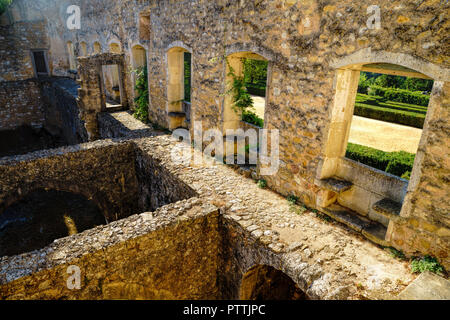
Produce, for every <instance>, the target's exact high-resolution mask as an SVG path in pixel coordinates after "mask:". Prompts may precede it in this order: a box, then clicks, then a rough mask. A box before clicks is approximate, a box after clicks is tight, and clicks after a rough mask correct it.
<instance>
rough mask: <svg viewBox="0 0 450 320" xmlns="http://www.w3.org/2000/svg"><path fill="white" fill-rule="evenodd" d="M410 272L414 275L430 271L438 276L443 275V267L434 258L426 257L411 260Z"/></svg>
mask: <svg viewBox="0 0 450 320" xmlns="http://www.w3.org/2000/svg"><path fill="white" fill-rule="evenodd" d="M411 271H412V272H414V273H422V272H425V271H430V272H433V273H436V274H438V275H440V276H444V275H445V269H444V267H443V266H442V265H441V264H440V263H439V262H438V261H437V259H436V258H434V257H432V256H429V255H426V256H424V257H423V258H419V257H413V258H412V260H411Z"/></svg>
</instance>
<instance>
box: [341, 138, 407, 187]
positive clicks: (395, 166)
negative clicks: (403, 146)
mask: <svg viewBox="0 0 450 320" xmlns="http://www.w3.org/2000/svg"><path fill="white" fill-rule="evenodd" d="M345 156H346V157H347V158H349V159H352V160H355V161H358V162H360V163H363V164H365V165H368V166H370V167H372V168H376V169H379V170H382V171H385V172H388V173H390V174H393V175H395V176H398V177H402V178H403V179H409V176H410V174H411V171H412V167H413V165H414V158H415V154H413V153H409V152H405V151H395V152H385V151H382V150H378V149H375V148H371V147H367V146H362V145H359V144H354V143H349V144H348V146H347V150H346V153H345Z"/></svg>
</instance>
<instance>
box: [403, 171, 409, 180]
mask: <svg viewBox="0 0 450 320" xmlns="http://www.w3.org/2000/svg"><path fill="white" fill-rule="evenodd" d="M401 178H402V179H406V180H410V179H411V171H406V172H405V173H404V174H402V176H401Z"/></svg>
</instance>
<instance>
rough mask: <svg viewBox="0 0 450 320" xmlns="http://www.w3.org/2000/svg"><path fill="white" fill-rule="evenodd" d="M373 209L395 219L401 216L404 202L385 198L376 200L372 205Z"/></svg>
mask: <svg viewBox="0 0 450 320" xmlns="http://www.w3.org/2000/svg"><path fill="white" fill-rule="evenodd" d="M372 209H373V210H374V211H376V212H377V213H379V214H381V215H383V216H385V217H387V218H389V219H392V220H393V219H396V218H398V217H399V216H400V211H401V209H402V204H401V203H400V202H396V201H394V200H391V199H388V198H384V199H381V200H380V201H377V202H375V203H374V204H373V205H372Z"/></svg>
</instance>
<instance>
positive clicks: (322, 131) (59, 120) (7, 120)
mask: <svg viewBox="0 0 450 320" xmlns="http://www.w3.org/2000/svg"><path fill="white" fill-rule="evenodd" d="M69 5H78V6H79V7H80V8H81V24H80V27H81V28H80V29H74V30H70V29H68V28H67V25H66V20H67V18H68V16H69V14H67V12H66V9H67V7H68V6H69ZM370 5H372V3H370V4H369V3H367V4H360V3H357V4H356V3H355V2H354V1H350V0H341V1H337V0H279V1H268V0H261V1H242V0H217V1H207V0H184V1H169V0H164V1H156V0H148V1H143V0H121V1H107V0H90V1H86V0H70V1H69V0H35V1H30V0H15V1H14V2H13V4H12V6H11V7H10V8H9V9H8V11H7V12H6V13H5V14H4V15H2V16H1V17H0V41H1V47H0V93H1V96H0V129H1V130H4V129H14V128H16V127H18V126H20V125H22V124H24V123H26V124H30V125H32V126H37V127H42V126H46V125H48V124H51V125H52V126H58V125H60V127H61V128H60V132H62V134H63V135H65V136H66V137H68V138H67V140H68V143H69V144H76V143H81V142H86V141H88V140H89V141H94V140H97V139H104V138H114V139H118V138H120V139H119V140H120V141H109V140H107V141H96V142H89V143H88V144H81V145H75V146H71V147H67V148H62V149H55V150H52V151H42V152H41V153H39V152H38V153H35V154H30V155H24V156H19V157H13V158H7V159H5V160H2V161H1V162H0V172H1V177H2V179H0V183H1V186H0V208H5V207H6V206H8V205H10V204H11V203H12V202H14V201H15V200H17V199H18V198H19V197H20V196H21V193H22V192H23V193H27V192H29V191H31V190H32V189H33V188H37V187H48V188H55V189H58V190H68V191H71V192H75V193H83V194H84V195H86V197H89V198H93V199H95V201H97V203H98V205H99V207H101V208H102V210H103V211H104V214H105V216H106V217H107V220H108V221H113V220H117V219H121V218H124V219H121V220H118V221H114V222H112V223H110V224H108V225H105V226H100V227H96V228H94V229H91V230H87V231H85V232H83V233H80V234H78V235H74V236H71V237H68V238H64V239H62V240H58V241H56V242H55V243H53V244H52V245H50V246H48V247H46V248H43V249H41V250H40V251H37V252H33V253H30V254H25V255H21V256H15V257H3V258H1V260H0V297H1V298H13V299H14V298H30V297H31V298H97V299H100V298H136V297H139V298H175V299H182V298H190V299H194V298H239V297H247V298H248V297H257V296H261V295H264V292H268V291H270V289H267V288H262V289H261V290H260V291H258V292H256V291H254V288H255V285H254V284H255V283H258V281H262V282H264V281H263V280H261V279H264V278H267V277H273V279H278V280H277V283H284V284H285V285H283V286H289V285H290V284H289V281H287V280H286V279H285V278H284V277H283V276H284V275H283V276H280V275H279V274H277V273H276V272H274V271H273V270H272V269H270V268H269V269H267V268H266V267H262V268H259V267H258V266H261V265H262V266H270V267H272V268H275V269H276V270H278V271H279V270H281V271H282V272H284V273H285V275H287V276H289V277H290V278H291V279H292V280H293V282H295V286H296V287H295V286H294V287H292V286H290V287H289V288H290V289H289V292H290V294H287V295H286V296H290V297H298V298H299V297H307V298H313V299H346V298H358V297H361V296H363V297H368V298H392V297H394V296H395V295H396V294H397V293H398V292H399V291H400V290H401V289H403V288H404V287H405V286H406V285H407V284H408V283H409V282H411V281H412V275H411V274H410V273H409V272H408V271H407V270H406V267H405V266H404V265H402V264H400V263H398V262H395V261H392V260H389V259H390V258H389V257H388V256H387V254H386V253H384V252H383V251H382V250H381V249H379V248H378V247H376V246H375V245H374V244H373V242H375V243H376V244H379V245H382V246H393V247H395V248H397V249H399V250H403V251H404V252H405V253H406V254H408V255H414V254H421V255H424V254H430V255H433V256H435V257H437V258H438V259H439V261H440V262H441V264H442V265H444V266H445V267H446V268H447V269H448V268H449V267H450V257H449V252H450V216H449V212H450V188H449V183H448V181H449V175H450V163H449V160H448V155H449V146H450V138H449V137H450V125H449V121H448V120H449V119H450V114H449V103H450V102H449V101H450V97H449V95H450V82H449V81H450V60H449V52H448V39H447V34H448V33H449V26H448V21H449V20H448V19H449V17H448V16H449V12H450V10H449V4H448V2H445V1H438V0H426V1H406V0H395V1H388V0H379V1H376V3H373V5H378V6H379V7H380V10H381V23H380V26H379V28H369V26H368V24H367V20H368V18H369V17H370V13H368V11H367V9H368V7H369V6H370ZM184 52H189V53H191V55H192V70H191V74H192V79H191V88H192V90H191V103H190V104H189V106H188V108H186V105H185V104H183V102H182V99H183V97H184V94H185V93H184V89H183V88H182V85H181V79H182V78H181V75H182V70H181V68H182V59H181V57H182V54H183V53H184ZM12 57H13V58H12ZM243 57H251V58H252V59H259V60H265V61H268V79H267V90H266V100H265V114H264V128H265V129H269V130H274V129H277V130H279V136H280V143H279V156H280V159H279V160H280V168H279V170H278V171H277V172H276V173H275V174H274V175H268V176H263V175H261V174H260V172H261V169H262V168H264V165H263V164H262V163H258V166H257V169H256V172H255V174H254V177H257V178H261V179H265V180H266V181H267V183H268V187H269V188H270V189H271V190H273V191H275V192H277V193H279V194H281V195H283V196H288V195H295V196H297V197H298V198H299V200H300V202H301V203H303V204H304V205H306V206H307V207H308V208H310V209H317V210H319V211H320V212H323V213H325V214H327V215H329V216H331V217H332V218H333V219H335V220H337V221H339V222H341V223H343V224H345V225H346V226H347V227H349V229H345V228H342V227H340V226H339V225H337V224H331V225H330V224H325V223H323V222H322V221H320V220H317V218H315V216H314V214H313V213H312V211H310V210H309V209H308V210H307V211H306V213H305V214H301V215H298V214H296V213H293V212H291V211H290V210H291V209H290V207H289V206H288V205H287V204H286V201H284V202H281V200H280V199H282V198H281V197H280V196H278V195H275V194H274V193H273V192H271V191H268V190H261V189H259V188H257V187H256V185H255V183H254V182H253V181H252V180H251V179H248V178H245V177H242V176H239V175H238V174H237V173H235V172H234V171H233V170H232V169H231V168H229V167H226V166H224V165H220V164H218V165H217V166H214V167H208V166H206V165H205V166H199V167H196V166H184V165H178V164H174V163H172V161H171V160H170V152H171V150H172V148H173V146H174V144H175V141H173V140H171V139H170V138H168V137H165V136H163V137H151V136H154V135H160V134H161V132H156V131H155V130H153V129H152V127H151V126H146V125H143V124H142V123H139V122H137V121H136V120H134V119H132V118H131V117H130V116H129V114H128V113H126V112H120V113H116V114H109V113H108V111H111V110H108V108H107V106H106V95H107V94H110V95H111V94H113V92H112V91H116V92H117V90H114V88H113V87H114V83H113V82H115V81H116V82H117V81H118V87H119V92H120V104H121V108H123V109H128V108H129V109H133V108H134V98H135V96H136V94H135V91H134V89H133V88H134V82H135V81H136V79H135V75H134V73H133V71H132V70H133V69H135V68H136V67H141V66H143V65H147V68H148V83H149V87H148V90H149V106H148V112H149V120H150V121H151V122H152V123H153V124H157V125H158V126H160V127H164V128H168V129H176V128H179V127H184V128H187V129H189V130H190V132H191V133H194V123H201V125H202V127H203V130H207V129H210V128H218V129H219V130H220V131H221V132H222V133H223V134H224V135H225V133H226V130H227V129H238V128H243V129H248V128H249V125H248V124H246V123H243V122H242V121H240V117H239V115H238V114H236V112H235V111H234V110H232V107H231V101H230V97H229V95H227V94H226V92H227V91H228V89H229V84H228V81H229V76H228V71H229V67H228V66H227V63H226V62H227V61H228V63H229V64H230V65H231V66H232V67H233V68H234V69H235V70H237V72H238V73H241V72H242V70H241V69H242V61H241V58H243ZM102 65H117V74H113V72H115V71H113V69H111V68H109V69H107V72H106V73H105V72H104V71H103V69H102ZM74 69H77V72H76V73H77V75H76V76H75V75H74V73H75V71H74ZM361 71H371V72H378V73H386V74H396V75H406V76H413V77H418V78H424V79H432V80H434V87H433V90H432V93H431V100H430V104H429V107H428V112H427V115H426V120H425V125H424V129H423V133H422V137H421V141H420V145H419V149H418V152H417V156H416V160H415V163H414V167H413V171H412V173H411V180H410V181H409V182H408V181H407V180H404V179H401V178H398V177H395V176H392V175H390V174H387V173H385V172H382V171H379V170H376V169H373V168H371V167H368V166H365V165H363V164H360V163H357V162H355V161H352V160H349V159H347V158H345V156H344V155H345V150H346V146H347V142H348V136H349V130H350V125H351V117H352V115H353V105H354V101H355V95H356V89H357V85H358V79H359V74H360V72H361ZM48 77H50V79H49V78H48ZM55 77H61V78H63V79H62V80H61V79H58V80H55ZM67 78H72V79H74V78H77V79H78V84H79V85H80V87H79V88H76V89H78V94H77V93H68V91H66V89H64V88H67V87H66V86H65V85H64V84H63V83H62V82H61V81H69V80H68V79H67ZM114 79H115V80H114ZM72 89H73V88H72ZM54 96H58V97H59V98H60V99H61V100H62V101H67V104H68V105H70V106H71V107H69V108H62V107H61V105H62V104H61V103H52V101H55V100H54V99H53V97H54ZM11 101H14V103H11ZM75 105H76V106H77V107H78V110H76V111H74V108H75V107H74V106H75ZM54 110H58V112H56V114H57V115H58V116H54V115H55V113H54V112H53V111H54ZM78 111H79V112H80V114H79V115H78ZM68 118H71V119H72V122H69V123H70V128H67V127H64V123H66V122H67V121H65V120H64V119H68ZM121 139H124V140H123V141H122V140H121ZM233 143H234V141H233ZM196 152H197V151H196ZM36 168H38V169H40V171H39V170H37V169H36ZM46 168H48V169H46ZM80 172H85V173H86V177H84V179H85V180H83V179H82V177H77V176H76V175H73V173H80ZM68 173H70V174H68ZM3 177H5V178H3ZM72 178H73V179H72ZM108 179H109V180H108ZM68 186H71V187H68ZM122 209H127V210H129V212H124V211H123V210H122ZM155 210H156V211H155ZM146 211H153V212H152V213H148V212H146ZM141 212H146V213H142V214H139V213H141ZM0 214H1V213H0ZM130 214H132V216H129V215H130ZM119 230H120V232H119ZM361 235H362V236H363V237H364V238H360V236H361ZM91 239H96V241H91ZM173 239H176V242H172V241H171V240H173ZM367 239H369V240H370V241H368V240H367ZM97 240H98V241H97ZM200 244H201V245H200ZM180 248H184V249H180ZM185 249H186V250H185ZM183 250H185V253H184V255H183V253H180V251H183ZM163 256H164V257H165V258H163ZM131 257H132V258H133V259H131ZM164 259H166V260H164ZM163 260H164V261H165V262H164V261H163ZM124 261H126V263H124ZM149 261H151V267H150V269H146V268H143V267H142V266H143V265H145V264H147V263H148V262H149ZM185 261H189V262H188V263H185ZM354 261H357V262H356V263H355V262H354ZM164 263H167V264H164ZM71 264H78V265H79V266H80V267H82V268H84V270H85V272H86V274H87V277H86V278H87V279H88V280H86V283H84V286H83V289H82V290H81V291H75V292H74V291H70V290H67V289H66V288H65V287H64V286H63V284H59V285H57V284H56V282H55V283H53V282H52V281H60V280H53V279H57V278H58V275H59V274H65V270H66V268H67V266H68V265H71ZM31 265H37V267H30V266H31ZM106 265H108V266H112V267H111V268H113V269H114V270H115V273H112V274H111V273H107V272H106V271H105V269H104V268H106V267H104V266H106ZM255 267H256V269H253V268H255ZM192 268H195V269H196V270H197V269H199V270H202V271H201V272H199V274H203V275H204V276H198V277H197V275H195V276H192V278H189V279H185V281H184V282H183V281H180V278H176V277H181V278H183V274H188V273H189V270H192ZM162 269H164V271H163V270H162ZM130 270H134V271H133V272H135V273H133V274H132V276H130ZM255 270H256V271H255ZM247 272H250V273H247ZM261 277H262V278H261ZM131 278H133V279H131ZM174 278H175V279H177V280H178V282H177V281H175V279H174ZM216 279H217V280H216ZM243 279H253V280H250V283H246V281H244V280H243ZM137 283H139V285H138V284H137ZM242 283H243V284H242ZM357 283H362V284H363V287H364V288H365V292H364V293H361V292H358V289H357V288H356V284H357ZM241 284H242V288H241ZM252 288H253V289H252ZM298 290H300V291H298Z"/></svg>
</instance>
